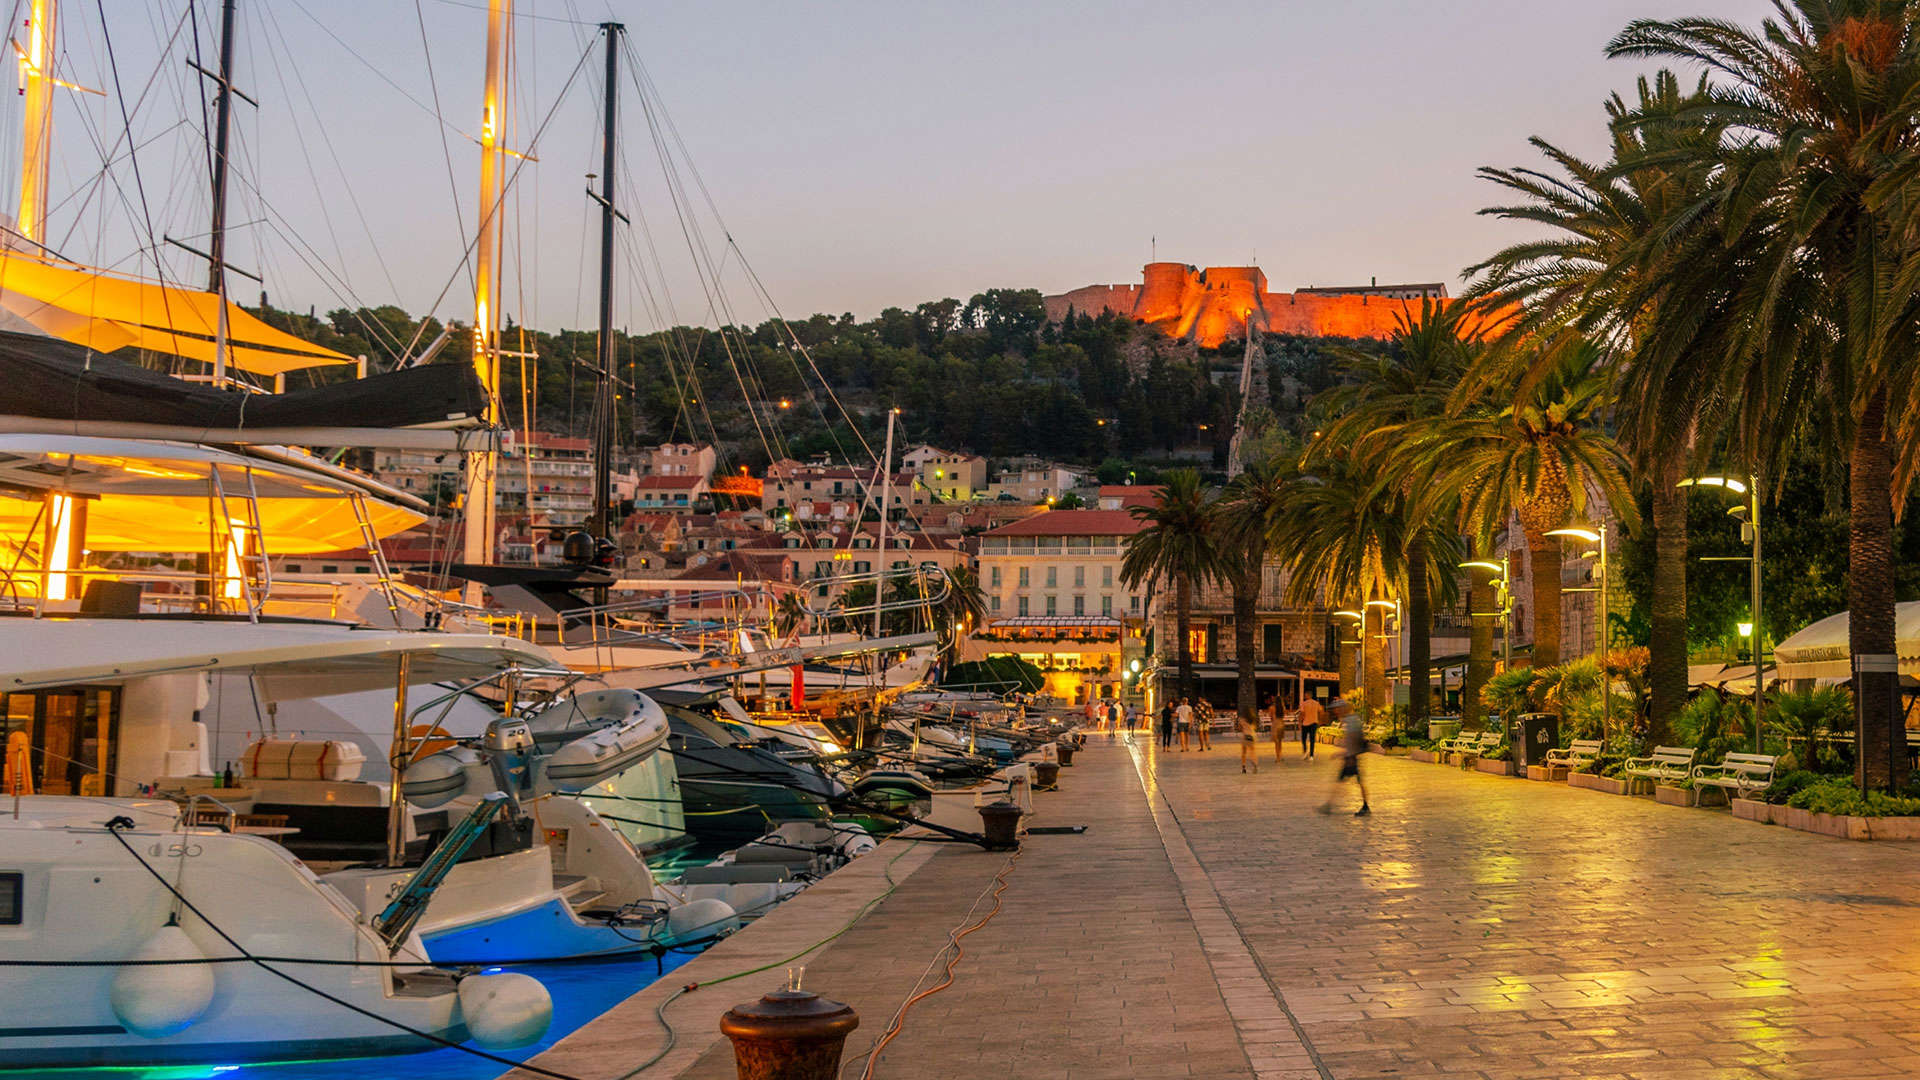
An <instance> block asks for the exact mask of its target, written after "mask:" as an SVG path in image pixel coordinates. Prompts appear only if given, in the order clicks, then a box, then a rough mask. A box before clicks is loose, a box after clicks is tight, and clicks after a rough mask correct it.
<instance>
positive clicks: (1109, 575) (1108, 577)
mask: <svg viewBox="0 0 1920 1080" xmlns="http://www.w3.org/2000/svg"><path fill="white" fill-rule="evenodd" d="M1100 587H1101V588H1103V589H1111V588H1113V567H1111V566H1103V567H1101V568H1100Z"/></svg>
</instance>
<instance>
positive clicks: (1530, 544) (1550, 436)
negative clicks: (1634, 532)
mask: <svg viewBox="0 0 1920 1080" xmlns="http://www.w3.org/2000/svg"><path fill="white" fill-rule="evenodd" d="M1601 360H1602V353H1601V351H1600V349H1599V347H1598V346H1596V345H1594V344H1593V343H1591V342H1584V341H1583V342H1577V343H1569V342H1566V341H1562V342H1560V343H1558V344H1557V345H1555V346H1554V347H1553V356H1552V358H1551V360H1550V362H1547V363H1544V364H1540V365H1538V367H1539V368H1540V370H1539V373H1538V374H1536V375H1535V376H1534V377H1533V378H1532V379H1531V380H1530V382H1529V385H1528V387H1527V389H1526V392H1525V396H1524V398H1523V399H1522V400H1519V401H1517V402H1514V403H1512V404H1506V405H1500V404H1498V403H1489V404H1486V405H1473V404H1471V403H1469V407H1468V408H1467V409H1465V411H1463V412H1462V413H1461V414H1460V415H1457V416H1450V417H1446V418H1442V419H1439V420H1423V421H1418V422H1415V423H1410V424H1405V425H1401V426H1399V427H1396V428H1394V429H1391V432H1390V433H1389V434H1388V437H1391V438H1396V439H1400V440H1402V442H1403V444H1404V446H1405V448H1406V452H1407V453H1408V454H1409V455H1410V460H1411V462H1412V464H1411V465H1410V466H1409V468H1410V469H1412V470H1413V471H1414V472H1415V474H1416V475H1420V476H1424V477H1427V478H1428V479H1429V482H1428V484H1427V487H1426V489H1425V491H1424V492H1423V500H1424V501H1427V502H1431V501H1433V500H1436V499H1455V498H1457V499H1458V500H1459V502H1460V514H1461V521H1462V524H1463V525H1465V526H1466V528H1467V529H1468V530H1469V531H1471V532H1473V533H1475V534H1476V535H1479V536H1483V537H1484V536H1491V535H1493V534H1494V533H1496V532H1498V531H1499V530H1500V529H1501V528H1503V527H1504V526H1505V524H1506V520H1507V515H1508V514H1509V513H1513V514H1516V515H1518V517H1519V518H1520V528H1521V531H1522V532H1523V533H1524V534H1525V535H1526V538H1527V576H1528V579H1529V583H1530V584H1531V586H1532V589H1533V598H1532V602H1533V663H1534V666H1536V667H1542V668H1545V667H1552V666H1554V665H1556V664H1558V663H1559V662H1560V541H1559V540H1558V539H1557V538H1555V537H1551V536H1548V535H1547V532H1548V531H1549V530H1552V529H1556V528H1559V527H1560V526H1562V525H1565V524H1567V522H1568V517H1569V515H1570V514H1571V513H1573V512H1574V511H1576V510H1580V511H1584V509H1585V506H1586V499H1587V492H1588V489H1589V488H1592V489H1593V490H1594V491H1595V492H1596V493H1597V494H1598V495H1599V496H1600V497H1601V498H1602V499H1603V500H1605V503H1606V504H1607V505H1611V506H1612V507H1613V508H1614V509H1615V513H1616V515H1617V516H1619V517H1620V518H1621V519H1622V520H1623V521H1625V522H1627V523H1629V524H1632V523H1634V522H1635V520H1636V517H1637V513H1636V508H1635V506H1634V503H1633V498H1632V493H1631V491H1630V489H1629V488H1628V486H1627V480H1626V474H1625V471H1624V468H1623V461H1622V457H1621V454H1620V449H1619V447H1618V446H1617V445H1616V444H1615V443H1614V440H1613V437H1612V436H1611V435H1609V434H1608V433H1607V431H1606V429H1605V427H1604V425H1603V419H1604V415H1605V410H1606V407H1607V405H1608V403H1609V400H1610V399H1609V397H1608V388H1609V381H1608V379H1607V377H1606V372H1605V371H1604V370H1603V369H1602V367H1601Z"/></svg>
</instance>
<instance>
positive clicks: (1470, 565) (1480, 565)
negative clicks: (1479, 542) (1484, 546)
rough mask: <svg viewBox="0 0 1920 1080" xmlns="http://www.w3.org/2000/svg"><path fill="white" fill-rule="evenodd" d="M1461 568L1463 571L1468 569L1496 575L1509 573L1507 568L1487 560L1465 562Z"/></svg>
mask: <svg viewBox="0 0 1920 1080" xmlns="http://www.w3.org/2000/svg"><path fill="white" fill-rule="evenodd" d="M1460 568H1461V569H1462V570H1466V569H1479V570H1491V571H1493V572H1494V573H1496V574H1504V573H1506V572H1507V568H1506V567H1504V566H1501V565H1500V564H1499V563H1497V562H1488V561H1487V560H1485V559H1475V560H1473V561H1472V562H1463V563H1461V564H1460Z"/></svg>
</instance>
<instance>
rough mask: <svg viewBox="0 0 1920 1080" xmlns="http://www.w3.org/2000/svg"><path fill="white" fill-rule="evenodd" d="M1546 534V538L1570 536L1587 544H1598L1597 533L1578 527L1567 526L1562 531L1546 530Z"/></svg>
mask: <svg viewBox="0 0 1920 1080" xmlns="http://www.w3.org/2000/svg"><path fill="white" fill-rule="evenodd" d="M1546 534H1547V535H1548V536H1571V537H1574V538H1576V539H1580V540H1585V541H1586V542H1587V543H1589V544H1597V543H1599V542H1600V534H1599V533H1597V532H1594V531H1593V530H1592V529H1588V528H1584V527H1580V526H1569V527H1568V528H1564V529H1548V530H1547V533H1546Z"/></svg>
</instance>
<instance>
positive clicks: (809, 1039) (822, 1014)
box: [720, 968, 860, 1080]
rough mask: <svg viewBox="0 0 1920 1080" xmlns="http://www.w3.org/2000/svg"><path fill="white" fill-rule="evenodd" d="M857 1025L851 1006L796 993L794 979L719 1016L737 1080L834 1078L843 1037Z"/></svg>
mask: <svg viewBox="0 0 1920 1080" xmlns="http://www.w3.org/2000/svg"><path fill="white" fill-rule="evenodd" d="M800 970H801V971H805V970H806V969H805V968H801V969H800ZM859 1026H860V1014H859V1013H856V1012H854V1011H853V1007H852V1006H850V1005H843V1004H841V1003H840V1002H838V1001H829V1000H828V999H826V998H823V997H821V996H820V995H818V994H814V993H810V992H808V991H805V990H802V989H800V979H799V978H798V976H797V975H794V976H791V977H789V979H788V988H787V989H785V990H775V991H774V992H773V993H771V994H768V995H766V996H765V997H763V998H761V999H760V1000H759V1001H749V1002H747V1003H746V1004H744V1005H735V1006H734V1007H733V1008H731V1009H728V1010H727V1014H726V1015H725V1016H722V1017H721V1018H720V1033H721V1034H722V1035H725V1036H726V1037H727V1038H729V1039H731V1040H733V1064H734V1068H735V1069H736V1070H737V1071H738V1073H739V1077H740V1080H834V1077H836V1076H838V1075H839V1073H840V1052H841V1050H842V1049H844V1048H845V1046H846V1044H847V1036H848V1035H849V1034H851V1033H852V1031H853V1029H854V1028H857V1027H859Z"/></svg>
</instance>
